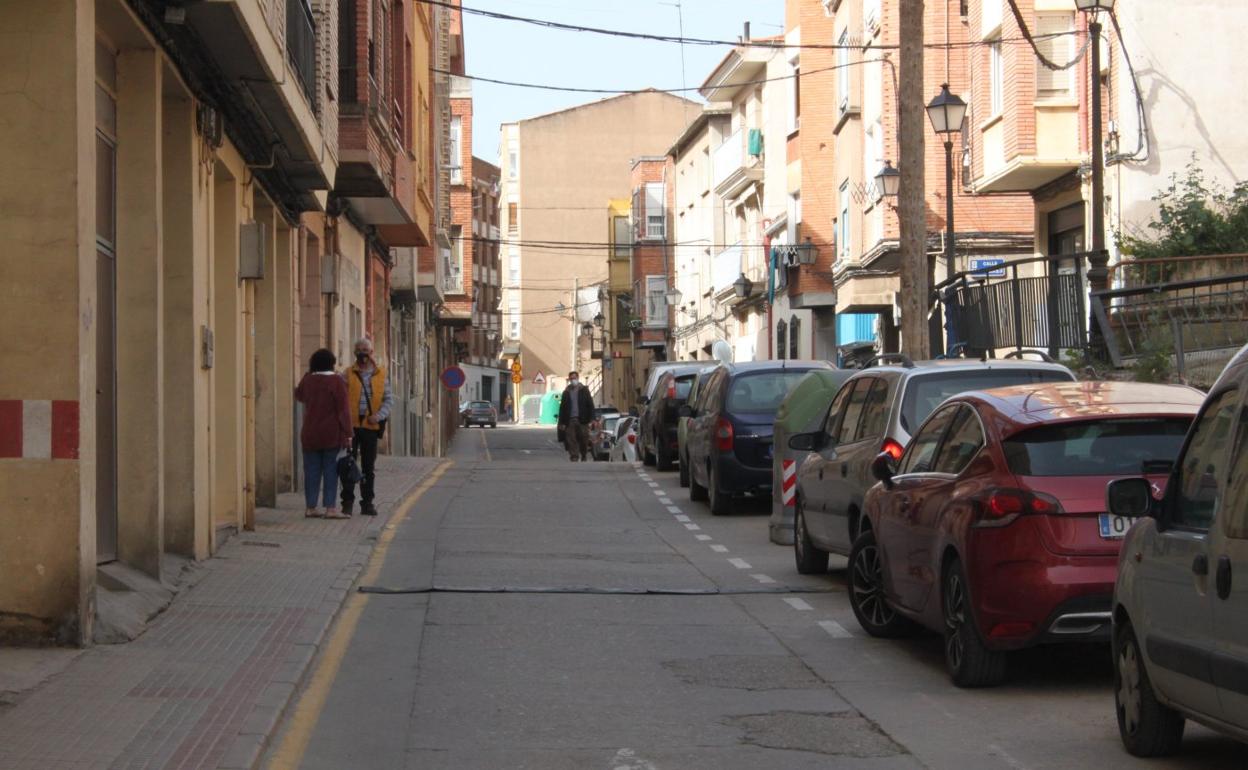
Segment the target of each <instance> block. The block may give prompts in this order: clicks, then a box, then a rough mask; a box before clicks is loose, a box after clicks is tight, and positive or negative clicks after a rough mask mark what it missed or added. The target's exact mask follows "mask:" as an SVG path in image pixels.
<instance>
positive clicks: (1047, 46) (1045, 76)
mask: <svg viewBox="0 0 1248 770" xmlns="http://www.w3.org/2000/svg"><path fill="white" fill-rule="evenodd" d="M1073 23H1074V15H1073V14H1069V13H1045V14H1040V15H1038V16H1037V17H1036V48H1037V49H1038V50H1039V51H1040V52H1041V53H1043V54H1044V56H1045V58H1046V59H1048V60H1049V61H1051V62H1054V63H1056V64H1065V63H1066V62H1067V61H1069V60H1070V56H1071V50H1070V49H1071V45H1070V43H1071V37H1070V36H1069V35H1062V33H1066V32H1070V31H1071V27H1072V25H1073ZM1046 35H1062V36H1061V37H1045V36H1046ZM1071 72H1072V70H1069V69H1067V70H1061V71H1058V70H1051V69H1049V68H1048V67H1046V66H1044V65H1043V64H1041V63H1040V60H1039V59H1036V96H1037V97H1039V98H1041V99H1053V98H1062V97H1068V96H1070V95H1071V93H1070V92H1071V87H1070V85H1071Z"/></svg>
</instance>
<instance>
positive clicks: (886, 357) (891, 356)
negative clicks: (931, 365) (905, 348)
mask: <svg viewBox="0 0 1248 770" xmlns="http://www.w3.org/2000/svg"><path fill="white" fill-rule="evenodd" d="M888 361H898V362H900V363H901V365H902V366H904V367H906V368H907V369H913V368H914V362H913V361H911V360H910V356H908V355H906V354H905V353H881V354H879V355H878V356H876V357H875V358H872V359H871V360H870V361H868V362H867V363H866V365H865V366H863V367H862V368H863V369H870V368H871V367H873V366H875V365H876V364H882V363H886V362H888Z"/></svg>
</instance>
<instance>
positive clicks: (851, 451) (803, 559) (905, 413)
mask: <svg viewBox="0 0 1248 770" xmlns="http://www.w3.org/2000/svg"><path fill="white" fill-rule="evenodd" d="M1044 357H1045V358H1046V359H1047V358H1048V357H1047V356H1044ZM877 361H879V362H880V363H881V365H868V367H867V368H866V369H864V370H862V371H861V372H859V373H857V374H855V375H854V376H853V377H851V378H849V380H847V381H846V382H845V384H844V385H842V386H841V389H840V390H839V391H837V394H836V397H835V398H833V399H832V406H831V407H830V408H829V409H828V413H827V417H826V418H825V419H824V421H823V429H822V430H819V431H816V432H813V433H799V434H796V435H794V436H792V437H791V438H790V439H789V446H790V447H791V448H792V449H795V450H798V451H808V452H810V455H809V456H807V457H806V459H805V460H803V461H802V464H801V467H800V468H798V471H797V499H796V500H795V504H796V508H795V510H794V514H793V555H794V559H795V561H796V562H797V571H798V572H800V573H801V574H803V575H812V574H819V573H822V572H826V571H827V569H828V554H829V553H837V554H841V555H843V556H848V555H849V549H850V547H851V546H852V545H853V543H854V538H856V537H857V536H858V523H859V517H860V516H861V513H862V510H863V507H862V501H863V497H864V496H865V495H866V492H867V490H868V489H870V488H871V487H872V486H873V485H874V484H875V481H876V480H875V478H874V477H873V476H872V475H871V463H872V461H873V460H875V458H876V456H877V455H879V454H880V453H881V452H888V453H889V454H891V455H892V456H893V458H894V459H898V458H900V457H901V455H902V452H903V451H904V450H905V448H906V444H908V443H909V442H910V433H911V431H914V430H918V428H919V426H920V425H922V424H923V421H924V420H926V419H927V416H928V415H929V414H931V413H932V412H933V411H934V410H935V409H936V407H937V406H939V405H940V404H941V402H943V401H944V400H945V399H947V398H949V397H950V396H953V395H956V394H958V393H962V392H964V391H967V390H986V389H988V388H997V387H1003V386H1006V385H1029V384H1034V383H1043V382H1070V381H1072V380H1074V379H1075V375H1074V374H1073V373H1072V372H1071V371H1070V370H1069V369H1067V368H1066V367H1064V366H1062V365H1061V364H1058V363H1053V362H1051V359H1049V360H1047V361H1021V360H1019V361H1012V360H989V361H979V360H967V359H957V358H955V359H948V360H943V361H923V362H919V363H914V362H913V361H911V360H910V359H909V358H906V357H904V356H900V355H896V354H889V355H887V356H881V357H879V359H877ZM872 363H876V362H874V361H873V362H872Z"/></svg>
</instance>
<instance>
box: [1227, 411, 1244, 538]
mask: <svg viewBox="0 0 1248 770" xmlns="http://www.w3.org/2000/svg"><path fill="white" fill-rule="evenodd" d="M1231 457H1233V458H1234V459H1233V460H1232V461H1231V473H1230V484H1229V486H1228V492H1227V496H1228V497H1229V498H1230V504H1229V505H1227V510H1228V511H1230V514H1229V515H1228V516H1227V518H1226V536H1227V537H1231V538H1235V539H1236V540H1248V409H1241V410H1240V412H1239V436H1238V438H1236V439H1235V449H1234V450H1233V451H1232V452H1231Z"/></svg>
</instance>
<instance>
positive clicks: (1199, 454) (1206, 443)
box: [1166, 388, 1239, 530]
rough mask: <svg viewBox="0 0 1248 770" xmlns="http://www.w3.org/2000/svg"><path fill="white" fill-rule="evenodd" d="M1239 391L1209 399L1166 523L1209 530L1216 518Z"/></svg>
mask: <svg viewBox="0 0 1248 770" xmlns="http://www.w3.org/2000/svg"><path fill="white" fill-rule="evenodd" d="M1237 401H1239V391H1238V390H1236V389H1234V388H1232V389H1230V390H1225V391H1222V393H1220V394H1218V395H1217V396H1214V397H1212V398H1210V399H1209V401H1208V402H1207V405H1206V407H1205V408H1204V410H1203V411H1202V412H1201V414H1200V416H1199V417H1198V418H1196V419H1197V421H1196V427H1195V428H1194V429H1193V430H1192V438H1191V441H1190V442H1188V446H1187V451H1186V452H1185V453H1184V455H1183V457H1182V459H1181V460H1180V461H1179V469H1178V474H1177V475H1176V477H1175V479H1174V482H1173V483H1175V484H1176V485H1177V489H1176V490H1175V494H1174V497H1173V500H1172V502H1173V504H1172V505H1171V506H1170V510H1169V511H1168V517H1167V518H1168V521H1167V522H1166V523H1168V524H1171V525H1174V526H1177V527H1185V528H1189V529H1197V530H1208V529H1209V527H1210V526H1211V525H1212V524H1213V522H1214V519H1216V518H1217V514H1218V508H1219V507H1220V503H1221V502H1222V492H1223V491H1224V486H1225V483H1226V480H1227V464H1228V463H1227V461H1228V457H1227V455H1228V451H1227V450H1228V449H1229V444H1230V438H1231V434H1232V431H1233V430H1234V428H1235V419H1234V417H1235V407H1236V402H1237Z"/></svg>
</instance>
